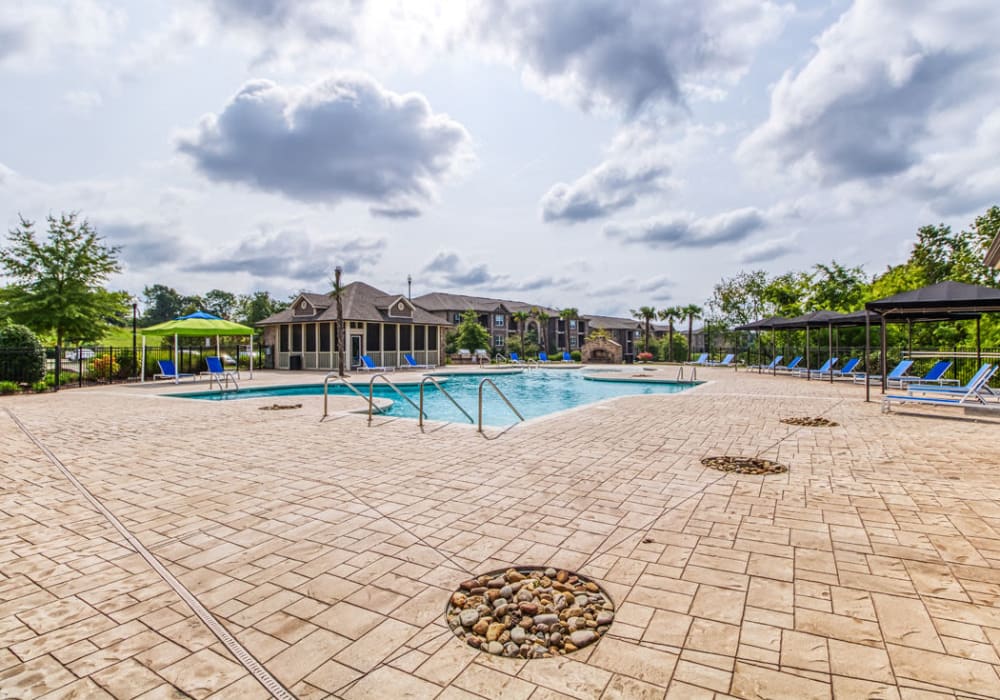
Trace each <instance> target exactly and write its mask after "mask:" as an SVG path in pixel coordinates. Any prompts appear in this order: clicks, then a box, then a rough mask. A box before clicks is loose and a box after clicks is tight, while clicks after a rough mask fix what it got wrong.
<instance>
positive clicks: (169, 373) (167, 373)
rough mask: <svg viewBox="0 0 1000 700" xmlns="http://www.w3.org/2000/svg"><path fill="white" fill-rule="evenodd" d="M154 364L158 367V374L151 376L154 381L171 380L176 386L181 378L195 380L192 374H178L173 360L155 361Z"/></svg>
mask: <svg viewBox="0 0 1000 700" xmlns="http://www.w3.org/2000/svg"><path fill="white" fill-rule="evenodd" d="M156 364H158V365H159V366H160V373H159V374H154V375H153V379H154V380H156V379H173V380H174V384H177V383H178V382H180V380H181V377H191V379H192V380H195V379H196V378H195V376H194V375H193V374H188V373H186V372H178V371H177V366H176V365H175V364H174V361H173V360H157V361H156Z"/></svg>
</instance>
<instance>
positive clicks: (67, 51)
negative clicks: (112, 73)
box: [0, 0, 125, 71]
mask: <svg viewBox="0 0 1000 700" xmlns="http://www.w3.org/2000/svg"><path fill="white" fill-rule="evenodd" d="M124 24H125V16H124V13H123V12H122V11H121V10H119V9H116V8H112V7H110V6H108V5H107V4H105V3H103V2H99V1H98V0H62V1H60V2H52V3H43V2H4V3H0V68H3V67H11V68H15V69H18V70H26V71H39V70H41V69H43V68H47V67H49V66H50V65H51V64H52V63H53V62H54V61H55V60H56V59H57V58H60V57H65V56H67V55H69V56H72V55H74V54H94V53H96V52H98V51H100V50H103V49H106V48H108V47H109V46H111V45H112V43H113V41H114V40H115V37H116V36H117V35H118V34H119V33H120V32H121V30H122V29H123V28H124ZM66 60H69V61H72V60H74V59H73V58H67V59H66Z"/></svg>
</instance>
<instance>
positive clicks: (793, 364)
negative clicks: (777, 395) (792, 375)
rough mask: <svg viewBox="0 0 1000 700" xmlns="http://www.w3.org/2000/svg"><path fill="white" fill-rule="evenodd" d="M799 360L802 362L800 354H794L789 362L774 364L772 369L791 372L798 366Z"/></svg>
mask: <svg viewBox="0 0 1000 700" xmlns="http://www.w3.org/2000/svg"><path fill="white" fill-rule="evenodd" d="M800 362H802V355H796V356H795V357H793V358H792V361H791V362H789V363H788V364H787V365H775V366H774V371H776V372H793V371H795V368H796V367H798V366H799V363H800Z"/></svg>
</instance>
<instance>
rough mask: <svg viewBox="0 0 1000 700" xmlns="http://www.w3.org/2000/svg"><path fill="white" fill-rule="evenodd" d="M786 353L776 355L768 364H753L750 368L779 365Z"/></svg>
mask: <svg viewBox="0 0 1000 700" xmlns="http://www.w3.org/2000/svg"><path fill="white" fill-rule="evenodd" d="M784 357H785V356H784V355H775V356H774V359H773V360H771V361H770V362H768V363H767V364H766V365H751V366H750V367H749V368H748V369H774V368H775V367H777V366H778V363H779V362H781V361H782V359H784Z"/></svg>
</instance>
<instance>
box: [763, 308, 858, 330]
mask: <svg viewBox="0 0 1000 700" xmlns="http://www.w3.org/2000/svg"><path fill="white" fill-rule="evenodd" d="M843 315H844V314H842V313H839V312H837V311H810V312H809V313H807V314H802V315H801V316H796V317H795V318H786V319H783V320H778V321H775V322H774V323H773V324H772V325H771V327H772V328H778V329H781V330H792V329H797V328H820V327H822V326H827V325H830V324H831V323H833V322H834V321H836V320H838V319H840V318H841V317H842V316H843Z"/></svg>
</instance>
